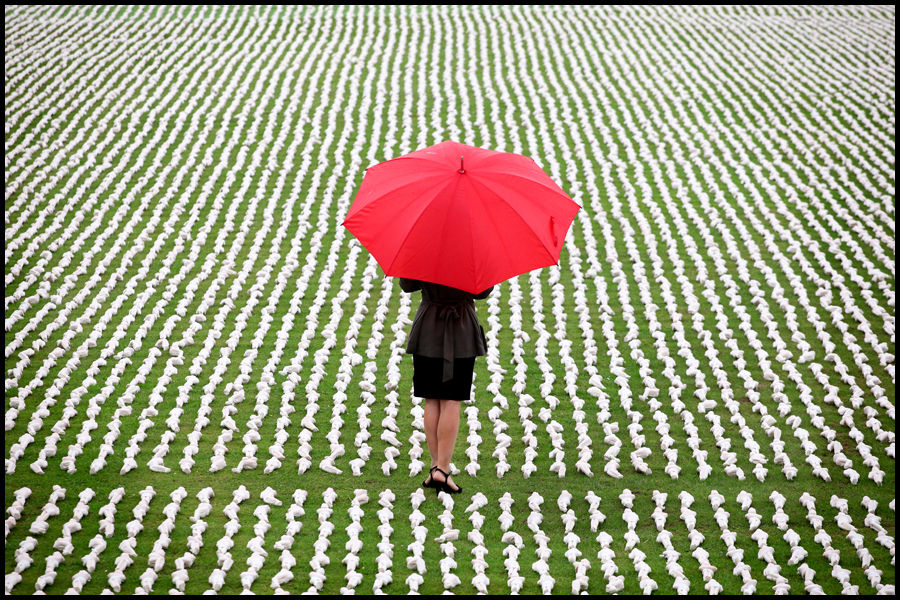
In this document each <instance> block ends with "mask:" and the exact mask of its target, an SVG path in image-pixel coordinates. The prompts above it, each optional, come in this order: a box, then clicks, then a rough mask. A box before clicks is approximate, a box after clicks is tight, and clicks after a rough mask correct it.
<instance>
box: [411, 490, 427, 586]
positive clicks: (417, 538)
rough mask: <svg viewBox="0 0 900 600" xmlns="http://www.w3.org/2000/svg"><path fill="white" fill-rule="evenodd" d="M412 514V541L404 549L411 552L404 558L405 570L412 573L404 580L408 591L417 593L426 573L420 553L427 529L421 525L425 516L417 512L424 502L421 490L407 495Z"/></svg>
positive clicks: (423, 545)
mask: <svg viewBox="0 0 900 600" xmlns="http://www.w3.org/2000/svg"><path fill="white" fill-rule="evenodd" d="M409 501H410V505H411V506H412V512H411V513H410V515H409V524H410V526H411V528H412V536H413V541H412V543H411V544H409V545H408V546H407V547H406V549H407V550H408V551H409V552H411V554H410V555H409V556H407V557H406V568H407V569H410V570H411V571H413V573H410V574H409V576H407V578H406V585H407V586H409V589H410V591H412V592H418V591H419V586H420V585H422V583H424V582H425V578H424V577H423V575H424V574H425V573H426V572H427V569H426V567H425V559H424V558H423V557H422V553H423V552H424V550H425V540H426V539H427V538H428V529H427V528H426V527H425V526H424V525H422V523H423V522H424V521H425V515H424V514H422V512H421V511H420V510H419V507H420V506H422V503H423V502H425V493H424V492H423V491H422V488H417V489H416V490H415V491H413V492H412V493H411V494H410V495H409Z"/></svg>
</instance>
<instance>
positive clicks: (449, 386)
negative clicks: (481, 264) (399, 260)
mask: <svg viewBox="0 0 900 600" xmlns="http://www.w3.org/2000/svg"><path fill="white" fill-rule="evenodd" d="M400 288H401V289H402V290H403V291H404V292H408V293H409V292H415V291H416V290H421V291H422V303H421V304H420V305H419V310H418V311H417V312H416V316H415V318H414V319H413V324H412V330H411V331H410V334H409V341H408V342H407V344H406V353H407V354H412V355H413V394H415V395H416V396H419V397H420V398H425V438H426V440H427V442H428V453H429V454H430V455H431V469H430V470H429V476H428V479H426V480H425V481H424V482H423V483H422V485H423V486H425V487H431V488H436V489H438V490H443V491H444V492H447V493H450V494H458V493H460V492H461V491H462V488H461V487H459V486H457V485H456V484H455V483H454V482H453V480H452V479H451V477H450V459H451V457H452V456H453V449H454V447H455V446H456V436H457V434H458V433H459V405H460V402H461V401H463V400H468V399H469V398H470V395H471V389H472V374H473V372H474V369H475V357H476V356H484V355H485V354H487V342H486V340H485V338H484V329H482V327H481V325H480V324H479V323H478V315H476V314H475V302H474V300H475V299H478V300H481V299H483V298H487V297H488V295H489V294H490V293H491V290H493V289H494V286H491V287H489V288H488V289H486V290H484V291H483V292H481V293H480V294H470V293H469V292H465V291H463V290H459V289H456V288H452V287H448V286H446V285H440V284H436V283H430V282H427V281H418V280H416V279H405V278H402V277H401V278H400Z"/></svg>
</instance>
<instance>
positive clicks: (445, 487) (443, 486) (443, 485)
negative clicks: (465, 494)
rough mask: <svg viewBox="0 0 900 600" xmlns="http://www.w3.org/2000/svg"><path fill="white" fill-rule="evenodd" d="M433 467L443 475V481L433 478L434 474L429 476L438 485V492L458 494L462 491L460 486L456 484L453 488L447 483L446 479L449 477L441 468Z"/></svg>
mask: <svg viewBox="0 0 900 600" xmlns="http://www.w3.org/2000/svg"><path fill="white" fill-rule="evenodd" d="M434 469H435V470H436V471H440V472H441V473H442V474H443V475H444V481H438V480H437V479H435V478H434V476H432V478H431V479H432V481H434V482H435V483H436V484H437V485H438V491H439V492H444V493H445V494H459V493H461V492H462V488H461V487H460V486H458V485H457V486H456V489H455V490H454V489H453V488H452V487H450V484H449V483H447V480H448V479H449V478H450V475H449V474H447V473H444V471H443V470H441V469H438V468H437V467H435V468H434Z"/></svg>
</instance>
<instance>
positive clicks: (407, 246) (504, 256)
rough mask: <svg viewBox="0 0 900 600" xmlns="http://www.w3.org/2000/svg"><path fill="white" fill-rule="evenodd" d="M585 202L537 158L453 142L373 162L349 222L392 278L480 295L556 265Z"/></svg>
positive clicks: (345, 221)
mask: <svg viewBox="0 0 900 600" xmlns="http://www.w3.org/2000/svg"><path fill="white" fill-rule="evenodd" d="M579 208H581V207H580V206H579V205H578V204H577V203H576V202H575V201H574V200H572V199H571V198H570V197H569V196H567V195H566V193H565V192H563V191H562V189H560V187H559V186H558V185H556V183H554V181H553V180H552V179H551V178H550V177H549V176H548V175H547V174H546V173H544V171H542V170H541V168H540V167H538V166H537V164H536V163H535V162H534V160H532V159H530V158H527V157H525V156H522V155H520V154H513V153H511V152H496V151H494V150H485V149H484V148H476V147H474V146H467V145H465V144H460V143H458V142H453V141H446V142H441V143H440V144H436V145H434V146H430V147H428V148H423V149H422V150H416V151H415V152H411V153H409V154H406V155H404V156H400V157H398V158H395V159H392V160H388V161H385V162H383V163H379V164H377V165H374V166H372V167H369V169H367V170H366V174H365V176H364V177H363V182H362V185H361V186H360V188H359V192H358V193H357V194H356V198H354V200H353V205H352V206H351V207H350V211H349V212H348V213H347V218H346V219H344V223H343V225H344V227H346V228H347V229H348V230H349V231H350V233H352V234H353V235H354V236H356V239H358V240H359V241H360V243H361V244H362V245H363V246H364V247H365V248H366V249H368V250H369V252H371V253H372V255H373V256H374V257H375V260H377V261H378V264H379V265H380V266H381V268H382V269H383V270H384V273H385V275H387V276H389V277H407V278H410V279H419V280H422V281H430V282H432V283H439V284H442V285H448V286H450V287H454V288H458V289H461V290H465V291H467V292H471V293H474V294H477V293H478V292H481V291H483V290H486V289H487V288H489V287H491V286H492V285H494V284H496V283H499V282H501V281H505V280H507V279H509V278H510V277H515V276H516V275H521V274H522V273H527V272H528V271H531V270H533V269H539V268H541V267H546V266H549V265H554V264H557V263H558V262H559V254H560V251H561V250H562V243H563V240H564V239H565V237H566V233H567V232H568V230H569V227H570V226H571V224H572V220H573V219H574V218H575V213H577V212H578V209H579Z"/></svg>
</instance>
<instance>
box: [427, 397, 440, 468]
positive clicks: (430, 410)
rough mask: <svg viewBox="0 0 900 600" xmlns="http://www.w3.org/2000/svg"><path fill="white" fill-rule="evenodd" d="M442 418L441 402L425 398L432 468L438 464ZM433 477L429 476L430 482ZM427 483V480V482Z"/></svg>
mask: <svg viewBox="0 0 900 600" xmlns="http://www.w3.org/2000/svg"><path fill="white" fill-rule="evenodd" d="M440 416H441V401H440V400H435V399H434V398H425V415H424V417H423V418H424V420H425V441H426V442H428V454H430V455H431V466H432V467H436V466H437V464H438V421H439V420H440ZM430 479H431V476H430V475H429V476H428V480H430ZM426 481H427V480H426Z"/></svg>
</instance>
